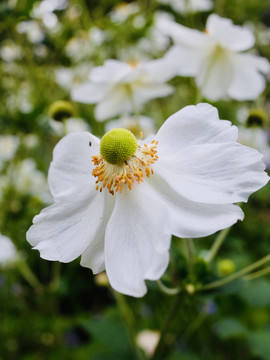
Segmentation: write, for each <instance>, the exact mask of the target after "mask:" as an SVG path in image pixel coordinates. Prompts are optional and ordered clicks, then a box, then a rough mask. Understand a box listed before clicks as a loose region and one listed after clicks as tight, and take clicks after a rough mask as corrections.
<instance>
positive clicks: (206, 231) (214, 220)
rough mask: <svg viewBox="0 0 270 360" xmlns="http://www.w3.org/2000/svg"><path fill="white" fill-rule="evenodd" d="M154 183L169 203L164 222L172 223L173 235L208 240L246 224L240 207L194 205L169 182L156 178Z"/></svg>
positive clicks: (152, 181) (197, 203)
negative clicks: (207, 238)
mask: <svg viewBox="0 0 270 360" xmlns="http://www.w3.org/2000/svg"><path fill="white" fill-rule="evenodd" d="M150 181H151V184H153V186H155V187H156V189H157V190H158V191H159V194H160V197H162V199H163V200H164V201H165V202H166V205H167V209H168V210H167V211H168V212H167V217H166V218H164V221H168V219H170V222H171V226H172V233H173V234H174V235H175V236H178V237H183V238H186V237H192V238H198V237H203V236H208V235H210V234H213V233H215V232H216V231H218V230H221V229H225V228H227V227H229V226H231V225H233V224H234V223H235V222H236V221H237V220H243V217H244V214H243V212H242V210H241V209H240V208H239V207H238V206H236V205H231V204H225V205H224V204H218V205H216V204H202V203H199V202H194V201H191V200H187V199H185V198H184V197H182V196H181V195H179V192H178V191H175V190H173V189H172V188H171V187H170V185H169V184H168V182H166V180H163V179H162V178H161V177H159V176H156V174H154V175H153V176H152V177H151V179H150Z"/></svg>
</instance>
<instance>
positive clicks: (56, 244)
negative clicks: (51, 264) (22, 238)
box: [26, 187, 105, 262]
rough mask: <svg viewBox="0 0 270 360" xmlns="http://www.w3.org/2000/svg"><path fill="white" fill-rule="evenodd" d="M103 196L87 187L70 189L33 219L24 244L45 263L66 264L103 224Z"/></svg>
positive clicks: (92, 238)
mask: <svg viewBox="0 0 270 360" xmlns="http://www.w3.org/2000/svg"><path fill="white" fill-rule="evenodd" d="M104 207H105V196H104V194H102V193H100V192H98V191H91V190H90V189H89V188H87V187H77V188H73V189H72V191H70V192H66V193H65V194H63V195H60V196H59V197H58V201H57V202H56V203H55V204H54V205H51V206H49V207H48V208H46V209H44V210H43V211H42V212H41V213H40V214H39V215H37V216H35V218H34V220H33V224H34V225H32V226H31V227H30V229H29V230H28V232H27V234H26V238H27V241H28V242H29V243H30V244H31V245H32V246H35V247H34V249H37V250H39V251H40V256H41V257H42V258H43V259H47V260H58V261H61V262H69V261H72V260H74V259H76V258H77V257H78V256H80V255H81V254H82V252H83V251H84V250H85V249H86V248H87V247H88V246H89V245H90V244H91V242H92V241H94V239H95V238H96V236H97V235H98V233H99V231H100V227H101V225H102V222H103V217H104V211H105V210H104Z"/></svg>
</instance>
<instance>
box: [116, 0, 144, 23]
mask: <svg viewBox="0 0 270 360" xmlns="http://www.w3.org/2000/svg"><path fill="white" fill-rule="evenodd" d="M138 11H139V6H138V5H137V4H136V3H135V2H133V3H126V2H123V3H120V4H119V5H117V6H116V7H115V8H114V9H113V10H112V11H111V12H110V19H111V21H113V22H116V23H123V22H124V21H126V20H127V19H128V18H129V17H130V15H133V14H136V13H137V12H138Z"/></svg>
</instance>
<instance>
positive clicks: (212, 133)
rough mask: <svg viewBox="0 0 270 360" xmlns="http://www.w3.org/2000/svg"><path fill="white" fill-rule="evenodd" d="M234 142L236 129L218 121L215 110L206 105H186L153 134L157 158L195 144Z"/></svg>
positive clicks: (226, 122) (224, 121)
mask: <svg viewBox="0 0 270 360" xmlns="http://www.w3.org/2000/svg"><path fill="white" fill-rule="evenodd" d="M236 139H237V128H236V127H235V126H232V124H231V123H230V122H229V121H226V120H219V117H218V112H217V109H216V108H215V107H213V106H211V105H209V104H198V105H197V106H186V107H185V108H183V109H182V110H180V111H178V112H177V113H175V114H174V115H172V116H170V117H169V118H168V119H167V120H166V121H165V123H164V124H163V125H162V126H161V128H160V129H159V131H158V133H157V135H156V140H158V141H159V145H158V149H157V150H158V155H159V156H163V155H166V154H173V153H176V152H177V151H179V150H180V149H184V148H186V147H190V146H194V145H198V144H205V143H220V142H229V141H236Z"/></svg>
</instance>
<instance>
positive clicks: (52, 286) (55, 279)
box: [49, 261, 61, 292]
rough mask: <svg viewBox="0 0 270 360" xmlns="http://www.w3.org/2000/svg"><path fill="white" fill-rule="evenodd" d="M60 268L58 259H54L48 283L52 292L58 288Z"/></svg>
mask: <svg viewBox="0 0 270 360" xmlns="http://www.w3.org/2000/svg"><path fill="white" fill-rule="evenodd" d="M60 270H61V263H60V262H59V261H55V262H54V264H53V277H52V281H51V283H50V285H49V286H50V289H51V291H52V292H56V291H57V290H58V288H59V285H60Z"/></svg>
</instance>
